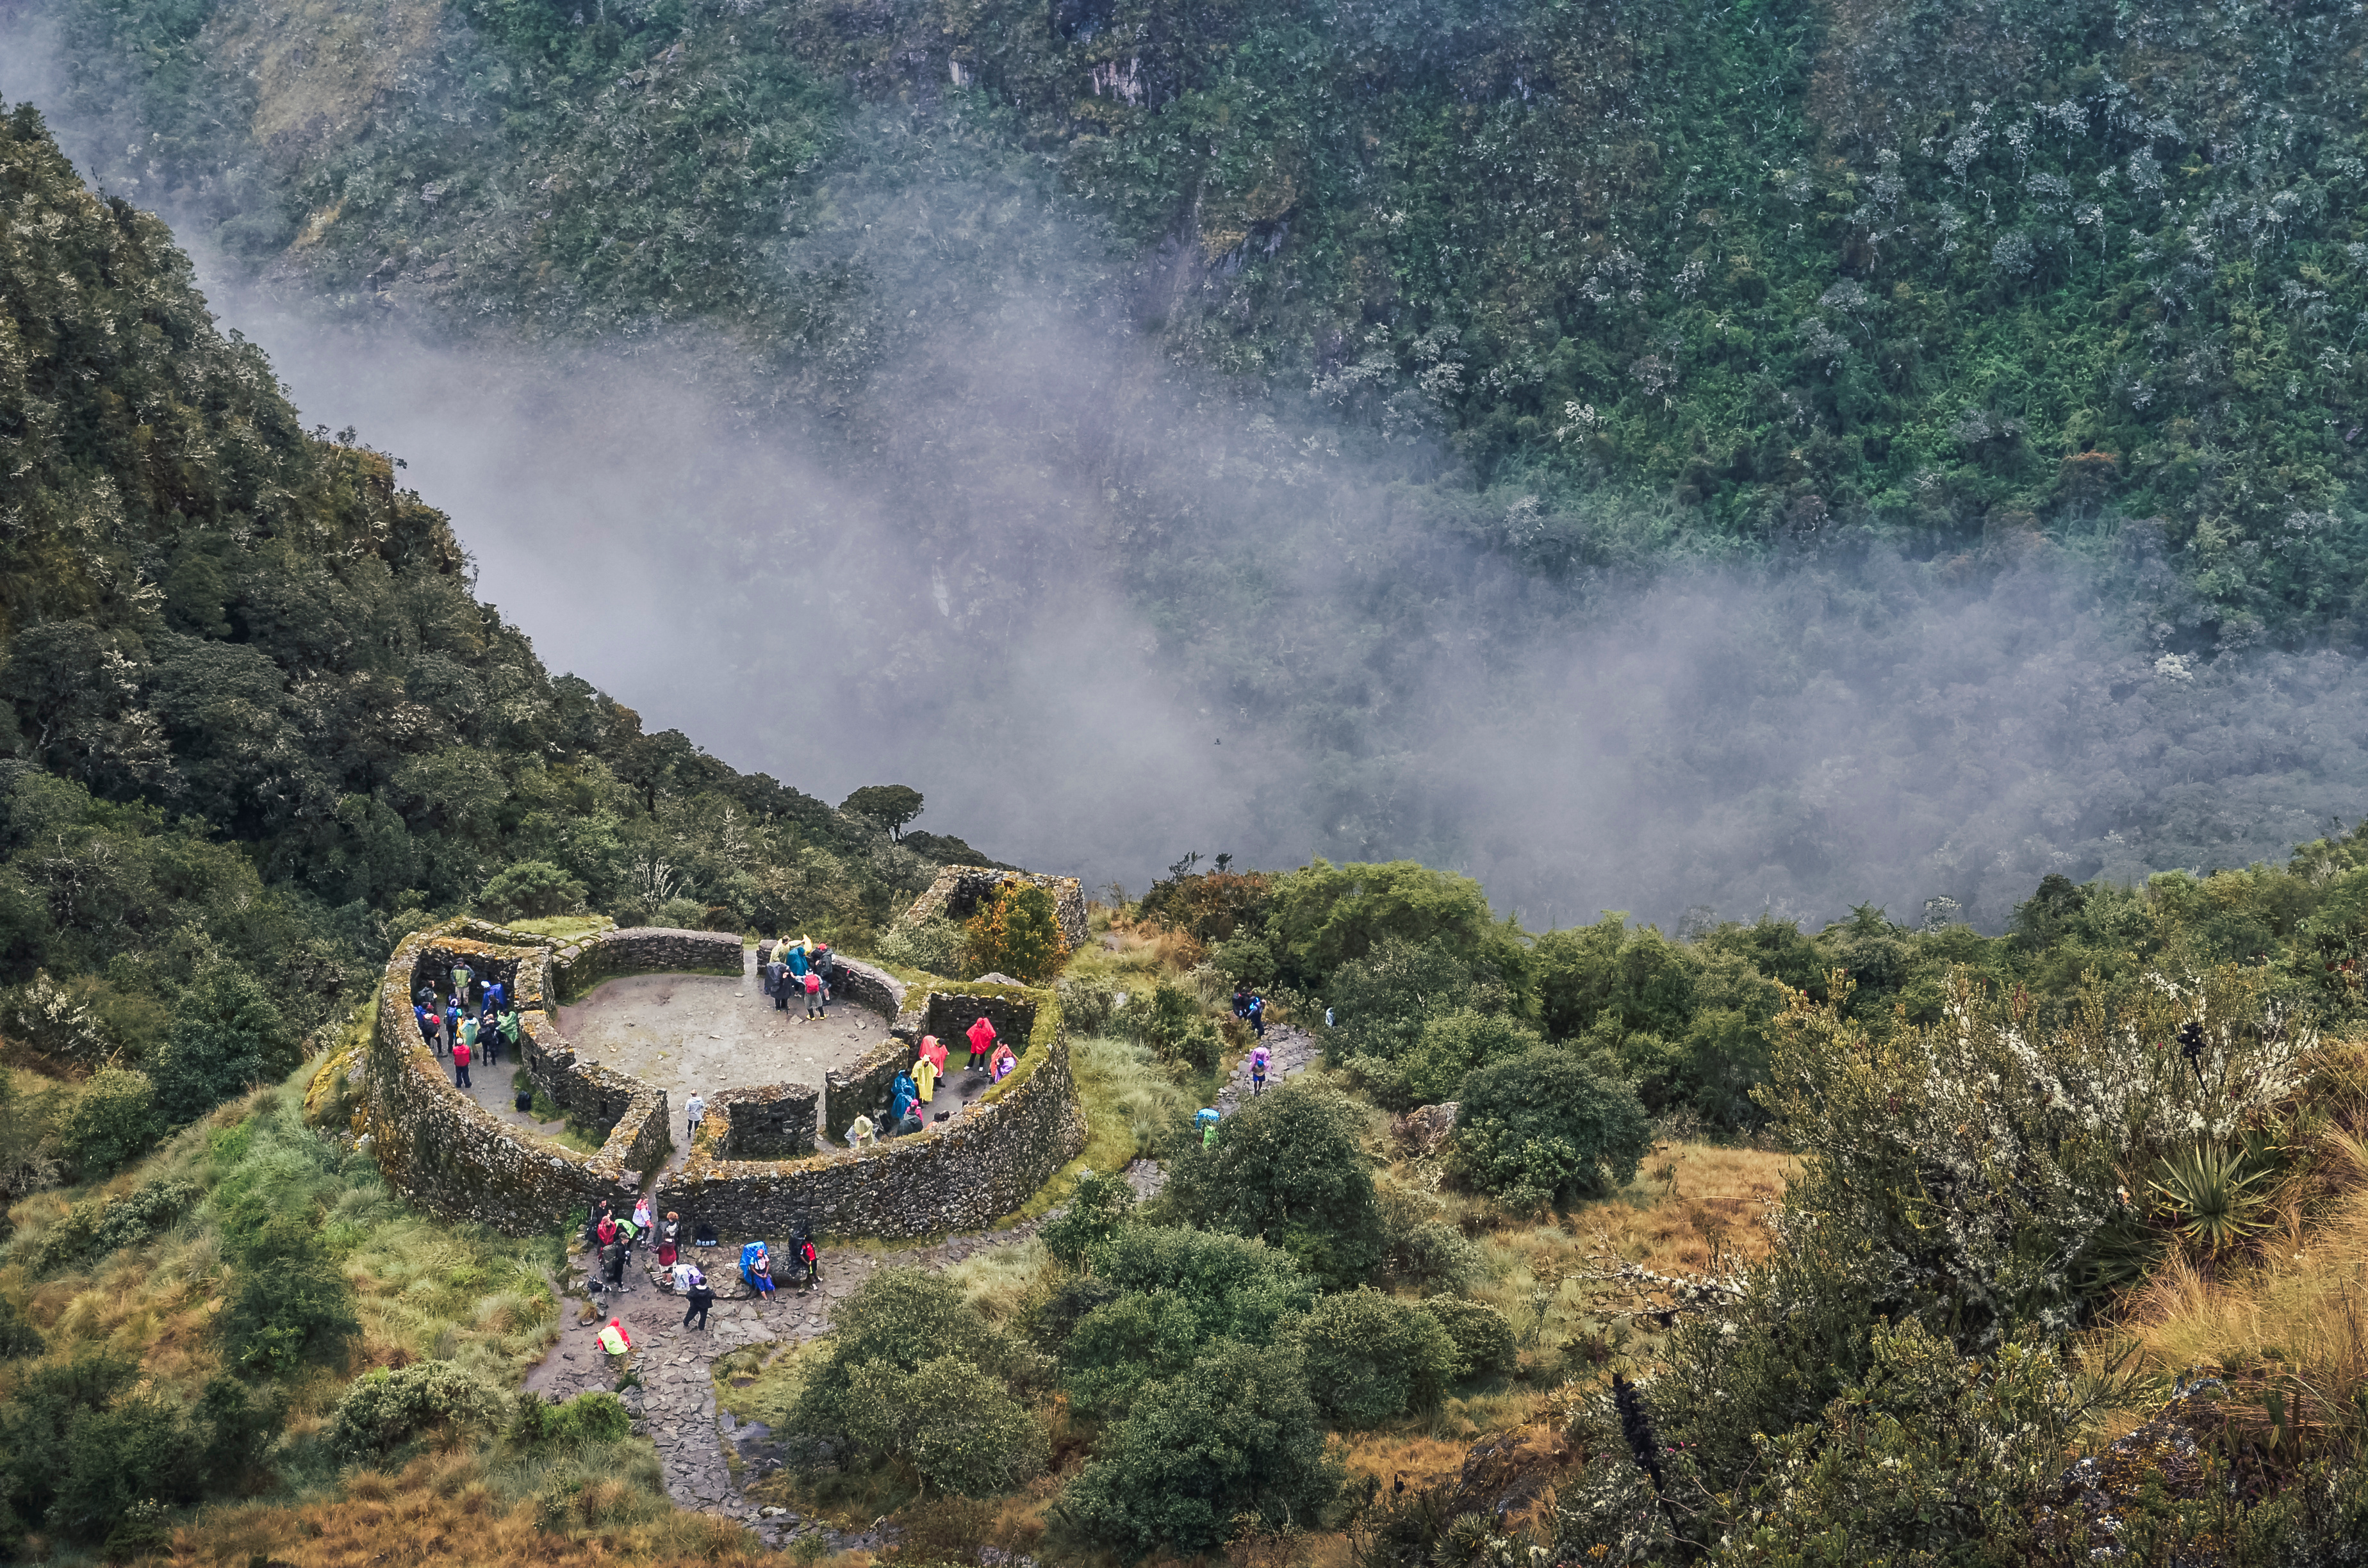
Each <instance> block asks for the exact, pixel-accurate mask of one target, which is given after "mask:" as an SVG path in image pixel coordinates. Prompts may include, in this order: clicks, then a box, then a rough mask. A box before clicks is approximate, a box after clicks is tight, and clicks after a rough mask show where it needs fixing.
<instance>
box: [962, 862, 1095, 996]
mask: <svg viewBox="0 0 2368 1568" xmlns="http://www.w3.org/2000/svg"><path fill="white" fill-rule="evenodd" d="M962 955H963V959H964V960H965V961H966V962H967V963H968V965H969V967H970V968H971V969H972V970H973V971H975V972H979V973H990V972H991V973H998V974H1008V975H1011V976H1013V977H1014V978H1016V979H1019V980H1025V981H1029V982H1031V983H1033V982H1038V981H1045V980H1050V979H1052V978H1053V976H1054V975H1056V974H1058V973H1060V972H1061V966H1062V965H1063V964H1064V963H1066V962H1068V961H1069V939H1068V938H1067V937H1064V936H1063V935H1062V934H1061V919H1060V914H1059V911H1058V910H1057V909H1055V908H1054V906H1053V895H1052V894H1051V893H1049V892H1045V891H1044V890H1043V889H1042V888H1040V887H1038V886H1036V885H1035V884H1034V883H1032V882H1017V881H1014V882H1005V883H1004V884H1002V885H1001V886H1000V887H998V888H996V890H995V898H994V900H993V901H992V902H991V903H986V904H984V905H982V906H981V907H980V909H979V911H978V913H977V914H975V915H972V916H971V917H970V920H969V922H968V924H966V925H964V926H963V927H962Z"/></svg>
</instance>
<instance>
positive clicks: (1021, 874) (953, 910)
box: [905, 866, 1086, 949]
mask: <svg viewBox="0 0 2368 1568" xmlns="http://www.w3.org/2000/svg"><path fill="white" fill-rule="evenodd" d="M1006 882H1026V883H1028V884H1030V886H1032V887H1040V888H1042V889H1043V890H1044V891H1045V892H1049V893H1051V894H1052V895H1053V918H1054V919H1055V920H1057V921H1059V922H1060V925H1061V937H1062V939H1063V940H1064V941H1066V942H1067V943H1068V944H1069V946H1070V948H1071V949H1077V948H1082V947H1084V946H1085V945H1086V885H1085V883H1083V882H1081V881H1077V879H1076V878H1075V877H1047V876H1040V875H1038V874H1036V873H1035V872H1032V871H995V870H989V869H986V868H985V867H984V866H948V867H947V868H946V869H944V870H942V871H939V873H938V880H937V881H934V882H931V883H930V884H929V889H928V892H925V893H923V894H922V895H921V896H920V897H918V898H916V899H915V900H914V901H913V907H912V908H910V909H908V910H906V911H905V919H907V920H967V919H969V918H970V917H971V916H972V915H974V914H976V913H977V911H978V906H979V905H980V904H981V903H984V902H985V901H986V900H987V899H990V898H992V897H994V896H995V890H996V889H997V888H999V887H1001V886H1002V885H1003V884H1004V883H1006Z"/></svg>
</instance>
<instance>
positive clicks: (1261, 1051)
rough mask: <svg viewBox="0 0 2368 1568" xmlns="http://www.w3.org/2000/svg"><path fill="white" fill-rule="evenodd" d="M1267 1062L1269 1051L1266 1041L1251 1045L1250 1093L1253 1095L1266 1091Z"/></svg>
mask: <svg viewBox="0 0 2368 1568" xmlns="http://www.w3.org/2000/svg"><path fill="white" fill-rule="evenodd" d="M1266 1063H1267V1053H1266V1046H1265V1044H1264V1042H1260V1043H1259V1044H1258V1045H1256V1046H1253V1047H1251V1049H1250V1094H1251V1095H1252V1096H1258V1095H1262V1094H1264V1093H1266Z"/></svg>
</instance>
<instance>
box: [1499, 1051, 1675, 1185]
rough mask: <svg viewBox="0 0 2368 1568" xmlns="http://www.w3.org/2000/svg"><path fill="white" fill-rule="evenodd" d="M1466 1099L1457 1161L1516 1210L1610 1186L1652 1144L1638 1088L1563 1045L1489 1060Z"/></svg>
mask: <svg viewBox="0 0 2368 1568" xmlns="http://www.w3.org/2000/svg"><path fill="white" fill-rule="evenodd" d="M1460 1097H1461V1099H1462V1102H1463V1104H1462V1108H1461V1109H1459V1110H1458V1111H1457V1112H1456V1117H1455V1142H1454V1150H1453V1153H1452V1163H1453V1166H1454V1168H1455V1169H1456V1171H1457V1172H1458V1173H1459V1174H1461V1175H1462V1176H1463V1177H1464V1179H1466V1180H1467V1181H1469V1182H1471V1183H1472V1185H1473V1186H1474V1187H1478V1188H1480V1190H1482V1191H1483V1192H1486V1193H1490V1194H1493V1195H1494V1196H1495V1197H1497V1199H1500V1200H1502V1201H1503V1202H1504V1203H1505V1204H1506V1205H1507V1206H1508V1208H1511V1209H1514V1210H1521V1211H1525V1212H1527V1211H1534V1210H1539V1209H1543V1208H1544V1207H1545V1206H1546V1205H1547V1204H1549V1203H1557V1204H1562V1203H1570V1202H1574V1201H1577V1200H1578V1199H1584V1198H1592V1197H1596V1196H1598V1195H1600V1194H1602V1193H1606V1192H1609V1191H1611V1189H1613V1188H1614V1187H1620V1186H1621V1185H1622V1184H1623V1183H1625V1182H1626V1181H1628V1179H1629V1178H1630V1177H1632V1176H1634V1175H1635V1174H1636V1167H1637V1165H1640V1164H1642V1163H1643V1161H1644V1158H1645V1153H1646V1152H1647V1151H1649V1150H1650V1149H1651V1148H1652V1146H1653V1136H1652V1131H1651V1128H1650V1127H1649V1125H1648V1124H1647V1123H1646V1122H1645V1107H1644V1105H1643V1103H1642V1102H1641V1101H1639V1100H1638V1099H1637V1098H1636V1092H1635V1091H1634V1089H1631V1088H1630V1087H1628V1085H1625V1084H1622V1083H1621V1082H1619V1081H1618V1080H1617V1079H1606V1078H1602V1077H1600V1076H1598V1075H1597V1074H1596V1073H1595V1071H1594V1070H1593V1069H1592V1068H1590V1067H1588V1065H1587V1064H1586V1063H1584V1062H1577V1061H1575V1060H1573V1059H1572V1058H1571V1057H1570V1056H1568V1055H1567V1054H1565V1053H1564V1052H1562V1051H1554V1050H1552V1049H1548V1050H1543V1051H1531V1052H1530V1053H1529V1054H1528V1055H1526V1056H1520V1057H1516V1058H1514V1059H1513V1060H1512V1061H1510V1062H1497V1063H1495V1064H1493V1065H1490V1066H1486V1067H1483V1068H1481V1069H1479V1070H1478V1071H1477V1072H1475V1073H1474V1074H1472V1075H1471V1076H1470V1077H1468V1078H1466V1079H1464V1081H1463V1094H1462V1096H1460Z"/></svg>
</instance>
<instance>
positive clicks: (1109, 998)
mask: <svg viewBox="0 0 2368 1568" xmlns="http://www.w3.org/2000/svg"><path fill="white" fill-rule="evenodd" d="M950 929H951V927H950ZM881 950H882V952H883V953H885V952H886V951H887V949H886V946H885V944H884V942H883V944H882V949H881ZM893 961H894V962H897V963H903V962H905V961H906V960H903V959H894V960H893ZM917 967H923V968H926V967H927V966H926V965H922V966H917ZM1053 994H1054V995H1055V996H1056V997H1057V998H1058V999H1059V1001H1060V1004H1061V1018H1062V1021H1063V1022H1064V1023H1066V1024H1067V1025H1068V1027H1069V1033H1070V1035H1071V1036H1072V1037H1073V1038H1082V1037H1085V1036H1088V1035H1098V1034H1099V1033H1101V1032H1102V1031H1103V1030H1104V1029H1106V1028H1110V1020H1111V1019H1112V1018H1115V1017H1118V993H1117V992H1116V991H1114V990H1113V989H1111V987H1110V983H1109V982H1107V981H1102V980H1087V979H1083V978H1081V977H1079V976H1076V975H1074V974H1064V975H1063V976H1062V977H1061V978H1060V979H1059V980H1057V981H1055V982H1054V983H1053Z"/></svg>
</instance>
